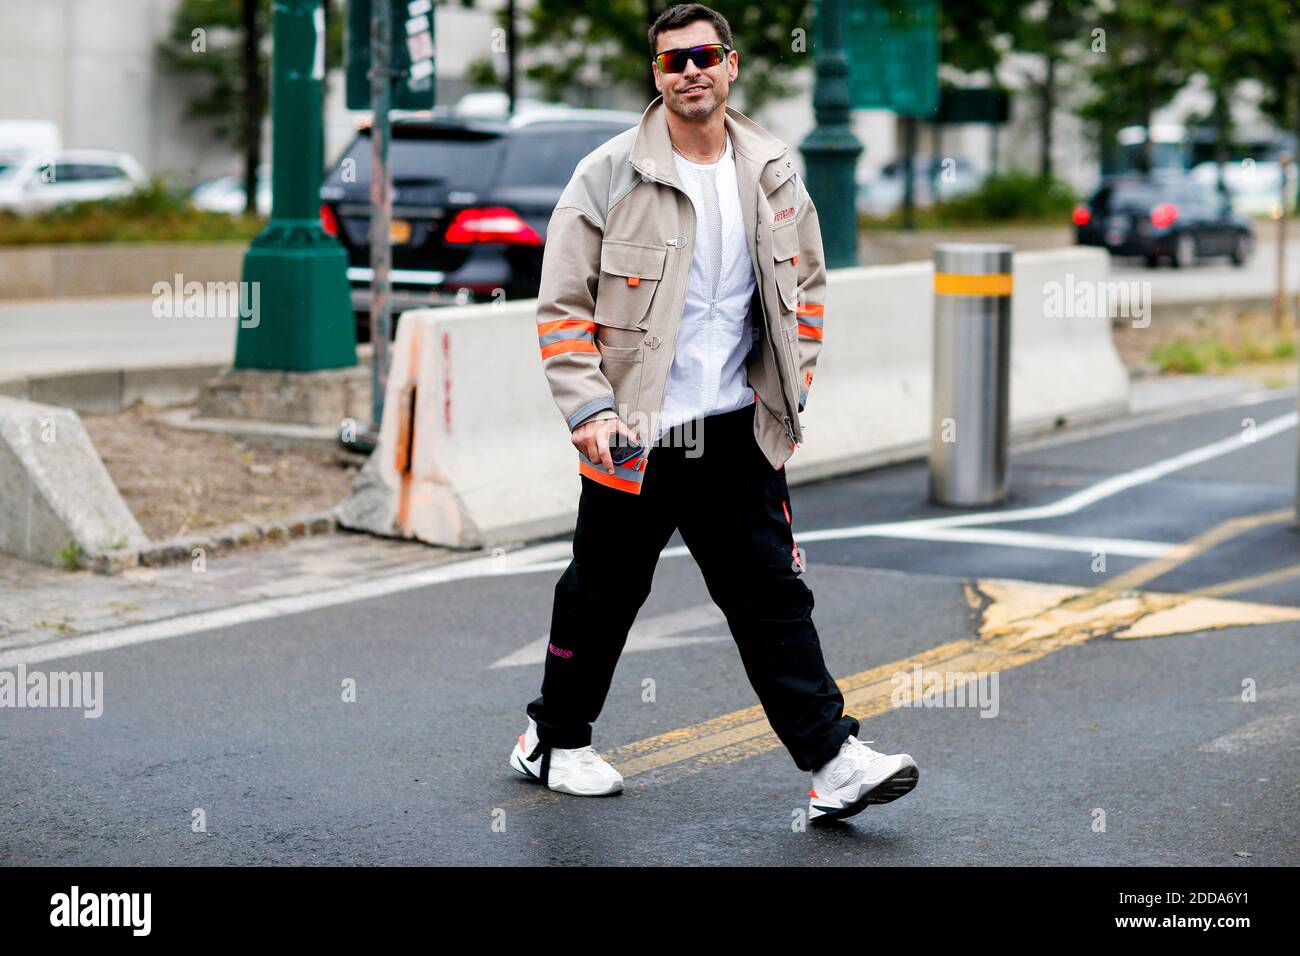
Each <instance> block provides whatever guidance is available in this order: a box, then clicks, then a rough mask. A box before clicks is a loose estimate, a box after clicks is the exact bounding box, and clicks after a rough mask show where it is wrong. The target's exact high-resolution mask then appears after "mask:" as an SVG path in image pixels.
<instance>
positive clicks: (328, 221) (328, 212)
mask: <svg viewBox="0 0 1300 956" xmlns="http://www.w3.org/2000/svg"><path fill="white" fill-rule="evenodd" d="M320 225H321V228H322V229H324V230H325V231H326V232H328V233H329V234H330V235H331V236H337V235H338V234H339V221H338V217H336V216H335V215H334V210H333V209H331V208H330V207H329V206H327V205H325V204H324V203H321V206H320Z"/></svg>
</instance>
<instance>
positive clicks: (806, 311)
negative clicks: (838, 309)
mask: <svg viewBox="0 0 1300 956" xmlns="http://www.w3.org/2000/svg"><path fill="white" fill-rule="evenodd" d="M794 314H795V315H815V316H822V317H824V316H825V315H826V306H824V305H801V306H799V307H798V308H797V309H795V310H794Z"/></svg>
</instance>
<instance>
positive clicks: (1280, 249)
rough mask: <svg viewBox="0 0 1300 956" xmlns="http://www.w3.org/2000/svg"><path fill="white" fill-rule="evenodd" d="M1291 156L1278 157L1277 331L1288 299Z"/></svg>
mask: <svg viewBox="0 0 1300 956" xmlns="http://www.w3.org/2000/svg"><path fill="white" fill-rule="evenodd" d="M1290 163H1291V156H1290V155H1289V154H1287V153H1283V154H1282V155H1281V156H1279V157H1278V159H1277V165H1278V168H1279V169H1280V170H1281V173H1282V177H1281V178H1282V195H1281V199H1280V201H1279V202H1278V217H1277V289H1276V292H1275V294H1274V296H1273V328H1274V330H1275V331H1278V332H1280V331H1282V322H1283V319H1284V318H1285V315H1284V313H1285V312H1286V307H1287V301H1286V212H1287V209H1286V202H1287V198H1288V197H1287V171H1288V169H1289V168H1290Z"/></svg>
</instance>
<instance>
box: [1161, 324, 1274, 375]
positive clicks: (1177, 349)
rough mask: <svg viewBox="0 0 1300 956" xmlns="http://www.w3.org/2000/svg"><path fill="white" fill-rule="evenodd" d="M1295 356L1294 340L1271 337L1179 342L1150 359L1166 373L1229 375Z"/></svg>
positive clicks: (1182, 339)
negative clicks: (1217, 373) (1253, 364)
mask: <svg viewBox="0 0 1300 956" xmlns="http://www.w3.org/2000/svg"><path fill="white" fill-rule="evenodd" d="M1295 354H1296V343H1295V339H1294V337H1291V336H1284V335H1276V334H1274V335H1269V336H1266V337H1264V338H1248V339H1245V340H1243V341H1241V342H1239V343H1228V342H1223V341H1219V340H1215V339H1209V340H1192V339H1186V338H1176V339H1172V340H1171V341H1169V342H1166V343H1164V344H1163V345H1160V346H1157V347H1156V348H1154V349H1152V350H1151V354H1150V356H1149V359H1150V360H1151V361H1152V362H1154V363H1155V364H1156V365H1158V366H1159V367H1160V369H1161V371H1164V372H1180V373H1185V374H1195V373H1200V372H1215V371H1226V370H1228V369H1233V368H1236V367H1238V366H1240V365H1245V364H1251V363H1257V362H1281V361H1285V360H1288V359H1292V358H1294V357H1295Z"/></svg>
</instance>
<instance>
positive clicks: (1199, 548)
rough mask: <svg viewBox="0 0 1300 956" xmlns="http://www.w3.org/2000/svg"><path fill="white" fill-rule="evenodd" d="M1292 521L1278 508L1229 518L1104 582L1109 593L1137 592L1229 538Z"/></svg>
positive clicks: (1288, 512) (1291, 513) (1290, 512)
mask: <svg viewBox="0 0 1300 956" xmlns="http://www.w3.org/2000/svg"><path fill="white" fill-rule="evenodd" d="M1294 517H1295V512H1294V511H1293V510H1292V509H1290V508H1279V509H1277V510H1276V511H1266V512H1263V513H1262V514H1256V515H1243V516H1242V517H1240V518H1229V519H1228V520H1227V521H1224V522H1222V523H1220V524H1217V525H1215V526H1214V527H1213V528H1210V529H1209V530H1208V531H1202V532H1201V533H1200V534H1198V535H1196V536H1195V537H1193V538H1190V539H1189V540H1188V541H1186V542H1185V543H1183V544H1182V545H1180V546H1179V547H1178V548H1176V549H1174V550H1173V551H1171V552H1170V553H1169V554H1167V555H1165V556H1163V557H1160V558H1157V559H1156V560H1154V561H1148V562H1147V563H1146V564H1140V565H1138V566H1137V567H1135V568H1130V569H1129V570H1128V571H1125V572H1123V573H1121V574H1117V575H1116V576H1115V577H1113V578H1110V579H1109V580H1107V582H1106V585H1105V586H1106V588H1107V589H1108V590H1112V591H1115V590H1124V589H1126V588H1136V587H1140V586H1141V585H1143V584H1147V583H1149V582H1151V581H1154V580H1155V579H1156V578H1159V577H1162V576H1164V575H1166V574H1168V573H1169V572H1170V571H1172V570H1173V569H1174V568H1176V567H1178V566H1180V565H1182V564H1186V563H1187V562H1188V561H1190V560H1192V559H1193V558H1196V557H1199V556H1200V555H1202V554H1205V553H1206V552H1207V551H1209V550H1210V549H1211V548H1216V547H1218V546H1219V545H1221V544H1223V543H1224V542H1225V541H1228V540H1230V539H1232V538H1235V537H1237V536H1238V535H1240V534H1244V533H1245V532H1247V531H1253V530H1254V529H1256V528H1261V527H1263V526H1265V525H1270V524H1280V523H1281V522H1283V521H1290V520H1292V519H1293V518H1294Z"/></svg>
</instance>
